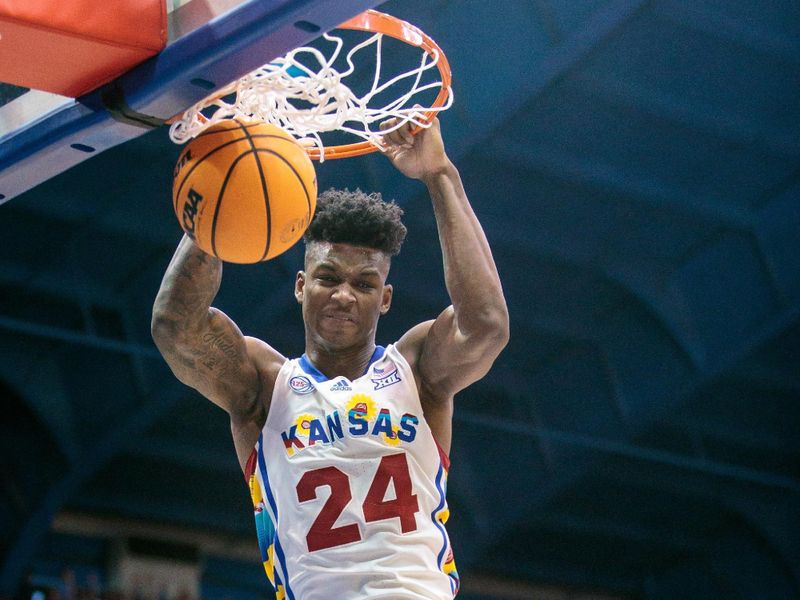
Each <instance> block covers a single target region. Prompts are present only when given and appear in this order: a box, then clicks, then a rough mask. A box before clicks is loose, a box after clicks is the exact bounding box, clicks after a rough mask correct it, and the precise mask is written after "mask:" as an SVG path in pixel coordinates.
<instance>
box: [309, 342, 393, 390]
mask: <svg viewBox="0 0 800 600" xmlns="http://www.w3.org/2000/svg"><path fill="white" fill-rule="evenodd" d="M385 352H386V348H384V347H383V346H375V352H373V353H372V356H371V357H370V359H369V363H368V364H367V368H366V369H365V370H364V373H362V375H366V373H367V371H368V370H369V368H370V367H371V366H372V364H373V363H374V362H376V361H379V360H380V359H381V358H383V355H384V353H385ZM299 362H300V368H301V369H303V371H305V372H306V373H307V374H308V375H311V377H313V378H314V380H315V381H316V382H317V383H323V382H325V381H328V377H327V376H326V375H325V374H324V373H323V372H322V371H320V370H319V369H317V367H315V366H314V363H312V362H311V361H310V360H309V358H308V355H306V354H303V356H301V357H300V359H299Z"/></svg>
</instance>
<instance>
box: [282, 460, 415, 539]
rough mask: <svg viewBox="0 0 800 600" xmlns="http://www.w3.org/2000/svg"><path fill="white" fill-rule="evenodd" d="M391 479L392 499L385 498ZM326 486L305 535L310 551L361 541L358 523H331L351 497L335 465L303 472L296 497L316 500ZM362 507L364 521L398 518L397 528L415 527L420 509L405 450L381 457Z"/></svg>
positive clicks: (344, 480) (347, 482)
mask: <svg viewBox="0 0 800 600" xmlns="http://www.w3.org/2000/svg"><path fill="white" fill-rule="evenodd" d="M390 482H394V492H395V498H394V499H393V500H385V497H386V491H387V490H388V489H389V483H390ZM325 485H327V486H328V487H330V488H331V495H330V496H329V497H328V500H327V502H325V505H324V506H323V507H322V510H321V511H320V512H319V515H317V518H316V520H315V521H314V523H313V524H312V525H311V529H309V530H308V535H306V542H307V543H308V550H309V552H314V551H315V550H323V549H325V548H333V547H334V546H341V545H343V544H349V543H351V542H358V541H360V540H361V530H360V529H359V527H358V523H349V524H347V525H340V526H339V527H334V526H333V525H334V523H336V519H338V518H339V515H341V514H342V511H343V510H344V509H345V507H346V506H347V504H348V503H349V502H350V500H352V499H353V494H352V492H351V491H350V480H349V479H348V477H347V475H346V474H345V473H343V472H342V471H340V470H339V469H337V468H336V467H324V468H322V469H315V470H313V471H308V472H306V473H304V474H303V476H302V477H301V478H300V482H299V483H298V484H297V499H298V500H299V501H300V502H307V501H309V500H315V499H316V497H317V488H319V487H322V486H325ZM362 509H363V511H364V520H365V521H366V522H367V523H371V522H373V521H382V520H384V519H392V518H395V517H396V518H399V519H400V529H401V530H402V532H403V533H408V532H409V531H415V530H416V529H417V521H416V518H415V516H414V515H416V514H417V513H418V512H419V503H418V502H417V496H416V494H414V493H413V492H412V489H411V476H410V475H409V472H408V461H407V460H406V455H405V453H404V452H401V453H400V454H392V455H389V456H384V457H383V458H382V459H381V462H380V465H378V470H377V471H376V472H375V477H374V478H373V480H372V485H370V487H369V491H368V492H367V497H366V498H365V499H364V503H363V505H362Z"/></svg>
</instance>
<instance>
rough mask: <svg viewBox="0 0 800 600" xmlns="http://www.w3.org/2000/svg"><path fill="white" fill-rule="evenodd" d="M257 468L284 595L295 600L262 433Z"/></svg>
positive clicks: (290, 599)
mask: <svg viewBox="0 0 800 600" xmlns="http://www.w3.org/2000/svg"><path fill="white" fill-rule="evenodd" d="M258 467H259V469H261V476H262V478H263V480H264V490H265V491H266V492H267V502H269V506H270V508H271V509H272V514H273V515H274V516H275V523H274V527H275V537H274V543H275V554H276V555H277V556H278V563H279V564H280V566H281V569H283V575H284V577H285V578H286V584H285V587H286V595H287V596H288V597H289V600H295V598H294V593H293V592H292V588H291V587H289V572H288V571H287V570H286V557H285V556H284V554H283V548H281V542H280V539H279V538H278V529H277V525H278V505H277V504H276V502H275V497H274V496H273V495H272V486H270V484H269V474H268V473H267V463H266V461H265V460H264V433H263V432H262V433H261V434H260V435H259V436H258ZM278 579H279V577H278V570H277V569H275V584H276V585H277V583H278Z"/></svg>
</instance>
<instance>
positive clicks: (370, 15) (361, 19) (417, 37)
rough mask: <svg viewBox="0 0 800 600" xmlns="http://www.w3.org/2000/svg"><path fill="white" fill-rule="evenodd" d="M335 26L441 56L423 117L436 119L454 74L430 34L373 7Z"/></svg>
mask: <svg viewBox="0 0 800 600" xmlns="http://www.w3.org/2000/svg"><path fill="white" fill-rule="evenodd" d="M336 29H353V30H356V31H366V32H371V33H382V34H384V35H388V36H389V37H391V38H394V39H396V40H400V41H401V42H405V43H406V44H409V45H410V46H416V47H417V48H422V49H423V50H424V51H425V52H426V53H427V54H428V55H430V56H438V57H439V59H438V61H437V62H436V66H437V68H438V69H439V75H441V78H442V89H440V90H439V94H438V95H437V96H436V99H435V100H434V101H433V104H432V105H431V106H430V107H429V109H428V110H427V111H425V112H424V113H423V117H422V120H423V121H425V122H427V123H430V122H431V121H433V119H434V117H435V116H436V113H437V112H438V111H436V110H430V109H431V108H438V107H441V106H444V104H445V102H447V98H448V96H449V93H448V90H449V89H450V83H451V81H452V77H451V72H450V63H449V62H448V61H447V56H445V53H444V52H443V51H442V49H441V48H440V47H439V45H438V44H437V43H436V42H434V41H433V39H431V37H430V36H428V34H426V33H425V32H424V31H422V30H421V29H419V28H418V27H415V26H414V25H412V24H411V23H408V22H406V21H403V20H402V19H398V18H397V17H393V16H392V15H387V14H386V13H382V12H378V11H377V10H372V9H368V10H366V11H364V12H363V13H361V14H359V15H356V16H355V17H353V18H352V19H350V20H348V21H345V22H344V23H342V24H341V25H339V26H338V27H336ZM179 118H180V115H175V116H174V117H172V118H171V119H169V120H167V124H172V123H173V122H175V121H177V120H178V119H179ZM200 118H202V115H200ZM417 131H419V127H417V128H416V129H414V130H413V133H417ZM324 150H325V152H324V154H325V160H329V159H336V158H349V157H351V156H361V155H363V154H370V153H371V152H377V151H378V148H377V147H376V146H374V145H373V144H371V143H370V142H367V141H363V142H357V143H353V144H339V145H338V146H330V147H326V148H325V149H324ZM306 151H307V152H308V155H309V156H310V157H311V158H312V159H313V160H319V159H320V154H321V152H320V149H319V148H308V149H307V150H306Z"/></svg>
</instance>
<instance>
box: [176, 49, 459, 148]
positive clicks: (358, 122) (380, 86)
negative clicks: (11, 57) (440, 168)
mask: <svg viewBox="0 0 800 600" xmlns="http://www.w3.org/2000/svg"><path fill="white" fill-rule="evenodd" d="M323 38H324V39H325V40H326V41H327V42H330V43H332V44H333V46H332V52H331V54H330V57H326V56H325V55H324V54H323V52H321V51H320V50H318V49H316V48H312V47H301V48H296V49H295V50H292V51H291V52H289V53H288V54H286V56H284V57H282V58H279V59H276V60H275V61H273V62H271V63H269V64H266V65H264V66H262V67H260V68H258V69H256V70H255V71H253V72H251V73H249V74H247V75H245V76H244V77H242V78H241V79H239V80H238V81H235V82H233V83H231V84H230V85H228V86H226V87H225V88H223V89H222V90H219V91H218V92H216V93H215V94H214V96H213V97H210V98H207V99H205V100H203V101H202V102H199V103H198V104H196V105H195V106H193V107H192V108H190V109H189V110H188V111H186V112H185V113H184V115H183V118H181V119H180V120H179V121H176V122H175V123H173V124H172V127H171V128H170V138H171V139H172V141H173V142H175V143H178V144H181V143H184V142H187V141H189V140H190V139H192V138H194V137H195V136H197V135H198V134H199V133H200V132H202V131H203V130H205V129H207V128H208V127H210V126H212V125H213V124H215V123H218V122H220V121H222V120H223V119H230V118H234V117H236V118H240V119H245V120H259V121H264V122H267V123H272V124H274V125H277V126H278V127H280V128H282V129H283V130H285V131H287V132H288V133H290V134H291V135H293V136H294V137H295V138H297V139H298V140H299V141H300V143H302V144H303V145H305V146H306V147H314V148H317V149H318V150H319V159H320V160H324V152H325V144H324V142H323V139H322V138H321V137H320V133H325V132H332V131H345V132H347V133H349V134H352V135H353V136H357V137H358V138H361V139H362V140H365V141H367V142H369V143H370V144H372V145H374V146H375V147H376V148H380V146H381V136H382V135H383V134H386V133H388V132H389V131H393V130H395V129H398V128H400V127H403V126H404V125H405V124H407V123H409V122H410V123H412V124H413V125H415V126H417V127H427V126H428V125H429V121H428V120H427V119H426V118H425V113H430V112H431V111H440V110H445V109H447V108H449V107H450V105H451V104H452V102H453V93H452V89H451V88H450V87H449V86H447V87H444V84H443V82H442V80H441V79H442V78H441V77H439V72H438V69H437V66H438V63H439V59H440V56H439V52H438V51H437V50H436V49H433V51H432V53H431V54H429V53H428V52H426V51H425V50H424V49H419V50H420V52H421V53H422V57H421V59H420V62H419V65H418V66H417V67H416V68H414V69H411V70H409V71H406V72H404V73H401V74H399V75H396V76H384V74H383V73H382V48H383V45H384V43H383V38H384V34H382V33H375V34H373V35H371V36H370V37H369V38H368V39H367V40H365V41H363V42H361V43H359V44H357V45H354V46H353V47H352V48H351V49H350V50H349V51H348V52H347V54H346V56H345V57H344V63H340V65H339V66H338V68H336V67H334V64H335V63H336V62H337V60H339V59H340V55H341V54H342V49H343V47H344V45H345V44H344V41H343V40H342V38H341V37H339V36H336V35H332V34H328V33H326V34H324V36H323ZM371 47H372V48H373V49H374V51H375V56H374V65H375V74H374V76H373V77H372V83H371V85H370V86H369V89H368V91H366V92H365V93H361V94H357V93H356V92H355V91H354V90H353V89H352V88H351V86H349V85H348V81H349V78H351V76H352V75H353V74H354V73H355V72H356V71H357V69H356V67H355V64H356V57H357V54H358V53H361V52H363V51H365V50H367V49H369V48H371ZM342 67H344V68H342ZM362 76H363V73H362ZM432 78H433V80H431V79H432ZM443 88H444V89H445V91H446V100H445V102H444V104H443V105H442V106H434V105H433V104H432V103H430V102H429V103H428V104H427V105H426V106H423V105H421V104H420V103H419V100H420V98H422V97H423V96H424V94H425V93H426V92H427V93H429V94H430V93H431V90H433V91H435V92H440V91H441V90H442V89H443ZM398 89H399V90H401V91H399V92H398V91H397V90H398ZM387 95H389V96H391V98H392V99H391V100H389V101H386V97H387ZM389 118H396V119H397V121H396V122H395V123H394V125H393V126H392V127H391V128H389V129H385V130H381V129H380V128H379V123H381V122H383V121H385V120H386V119H389Z"/></svg>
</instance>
